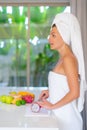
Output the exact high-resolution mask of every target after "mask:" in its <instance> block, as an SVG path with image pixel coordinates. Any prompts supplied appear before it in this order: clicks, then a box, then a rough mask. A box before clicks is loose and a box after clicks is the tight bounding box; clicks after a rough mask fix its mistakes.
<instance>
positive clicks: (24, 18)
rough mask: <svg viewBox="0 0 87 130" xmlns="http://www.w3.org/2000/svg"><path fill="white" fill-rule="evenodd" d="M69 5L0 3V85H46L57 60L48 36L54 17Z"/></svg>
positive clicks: (66, 9) (67, 8)
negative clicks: (14, 4) (9, 4)
mask: <svg viewBox="0 0 87 130" xmlns="http://www.w3.org/2000/svg"><path fill="white" fill-rule="evenodd" d="M62 11H68V12H70V7H68V6H60V7H53V6H30V7H28V6H0V87H2V86H11V87H12V86H34V87H37V86H43V87H44V86H47V76H48V72H49V70H50V69H52V67H53V66H54V63H56V61H57V60H58V58H59V56H58V57H57V55H56V53H57V52H55V51H51V50H50V47H49V44H48V40H47V36H48V34H49V31H50V26H51V23H52V20H53V18H54V16H55V15H56V14H57V13H59V12H62Z"/></svg>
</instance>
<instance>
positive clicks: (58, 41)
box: [48, 26, 64, 50]
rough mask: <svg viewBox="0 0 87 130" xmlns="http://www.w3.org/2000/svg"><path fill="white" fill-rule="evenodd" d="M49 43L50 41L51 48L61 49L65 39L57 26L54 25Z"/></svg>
mask: <svg viewBox="0 0 87 130" xmlns="http://www.w3.org/2000/svg"><path fill="white" fill-rule="evenodd" d="M48 40H49V43H50V48H51V49H52V50H59V49H60V47H61V46H62V45H63V43H64V42H63V39H62V37H61V36H60V33H59V32H58V30H57V28H56V26H55V27H52V29H51V31H50V35H49V39H48Z"/></svg>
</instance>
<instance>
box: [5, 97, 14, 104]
mask: <svg viewBox="0 0 87 130" xmlns="http://www.w3.org/2000/svg"><path fill="white" fill-rule="evenodd" d="M13 99H14V98H13V97H12V96H6V103H7V104H11V103H12V101H13Z"/></svg>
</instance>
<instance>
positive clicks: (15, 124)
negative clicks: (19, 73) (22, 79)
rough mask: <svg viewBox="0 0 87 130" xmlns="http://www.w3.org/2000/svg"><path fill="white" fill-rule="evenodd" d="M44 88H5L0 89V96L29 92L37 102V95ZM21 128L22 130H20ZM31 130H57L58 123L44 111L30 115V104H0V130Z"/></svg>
mask: <svg viewBox="0 0 87 130" xmlns="http://www.w3.org/2000/svg"><path fill="white" fill-rule="evenodd" d="M42 89H45V88H32V87H30V88H27V87H18V88H16V87H14V88H11V87H6V88H0V95H2V94H8V93H9V92H10V91H20V90H21V91H22V90H26V91H31V92H33V93H34V94H35V97H36V99H35V100H37V99H38V95H39V93H40V92H41V91H42ZM21 128H22V129H21ZM30 128H31V129H32V130H34V129H35V130H37V128H38V129H40V130H42V129H45V130H46V129H47V130H48V129H50V130H51V129H52V130H59V129H58V123H57V120H56V118H55V117H54V116H51V115H50V114H49V112H48V111H44V109H43V110H42V111H41V112H40V113H36V114H35V113H32V112H31V110H30V104H26V105H22V106H16V105H13V104H5V103H1V102H0V130H8V129H11V130H12V129H15V130H19V129H21V130H23V129H24V130H26V129H29V130H30Z"/></svg>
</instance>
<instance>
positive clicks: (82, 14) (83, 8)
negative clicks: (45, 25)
mask: <svg viewBox="0 0 87 130" xmlns="http://www.w3.org/2000/svg"><path fill="white" fill-rule="evenodd" d="M70 5H71V12H72V13H73V14H74V15H76V17H77V18H78V20H79V22H80V26H81V32H82V42H83V50H84V59H85V69H86V81H87V58H86V57H87V13H86V12H87V0H70ZM82 116H83V121H84V128H83V129H84V130H87V91H86V94H85V104H84V110H83V113H82Z"/></svg>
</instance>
